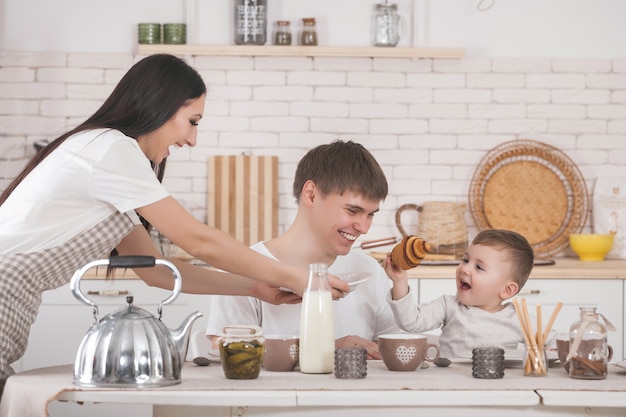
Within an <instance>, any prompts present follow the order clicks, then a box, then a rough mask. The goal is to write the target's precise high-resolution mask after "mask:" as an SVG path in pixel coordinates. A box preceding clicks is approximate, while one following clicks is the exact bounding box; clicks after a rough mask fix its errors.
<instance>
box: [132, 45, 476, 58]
mask: <svg viewBox="0 0 626 417" xmlns="http://www.w3.org/2000/svg"><path fill="white" fill-rule="evenodd" d="M137 52H138V53H139V54H140V55H151V54H158V53H170V54H173V55H210V56H292V57H293V56H305V57H344V58H358V57H364V58H440V59H460V58H463V56H464V54H465V50H464V49H463V48H384V47H373V46H372V47H350V46H276V45H267V46H265V45H164V44H159V45H138V48H137Z"/></svg>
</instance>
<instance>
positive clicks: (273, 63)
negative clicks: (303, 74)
mask: <svg viewBox="0 0 626 417" xmlns="http://www.w3.org/2000/svg"><path fill="white" fill-rule="evenodd" d="M254 69H255V70H261V71H265V70H275V71H290V70H298V71H303V70H312V69H313V60H311V58H306V57H293V58H292V57H280V56H279V57H257V58H255V59H254Z"/></svg>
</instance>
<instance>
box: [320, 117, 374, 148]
mask: <svg viewBox="0 0 626 417" xmlns="http://www.w3.org/2000/svg"><path fill="white" fill-rule="evenodd" d="M310 130H311V131H312V132H326V133H330V134H338V135H349V134H355V133H357V134H358V133H368V132H369V124H368V121H367V120H366V119H348V118H341V119H337V118H331V117H328V118H320V117H316V118H312V119H311V125H310ZM313 146H315V145H311V147H313Z"/></svg>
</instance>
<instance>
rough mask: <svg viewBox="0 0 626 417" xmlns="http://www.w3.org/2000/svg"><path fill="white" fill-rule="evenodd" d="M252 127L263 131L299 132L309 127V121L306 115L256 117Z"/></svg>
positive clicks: (251, 124)
mask: <svg viewBox="0 0 626 417" xmlns="http://www.w3.org/2000/svg"><path fill="white" fill-rule="evenodd" d="M250 128H251V129H252V130H253V131H261V132H298V131H303V130H308V129H309V121H308V119H307V118H305V117H255V118H253V119H252V120H251V123H250Z"/></svg>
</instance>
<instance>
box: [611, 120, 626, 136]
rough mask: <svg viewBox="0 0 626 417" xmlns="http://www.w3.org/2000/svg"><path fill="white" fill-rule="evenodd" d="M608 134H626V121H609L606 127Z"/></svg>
mask: <svg viewBox="0 0 626 417" xmlns="http://www.w3.org/2000/svg"><path fill="white" fill-rule="evenodd" d="M607 132H608V133H623V134H626V120H611V121H609V123H608V127H607Z"/></svg>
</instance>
